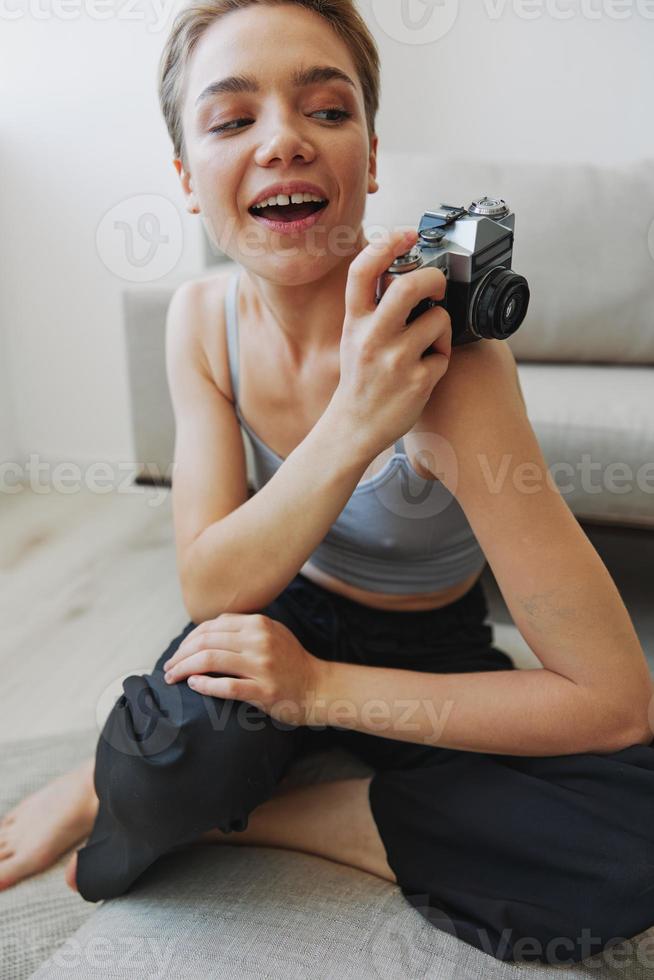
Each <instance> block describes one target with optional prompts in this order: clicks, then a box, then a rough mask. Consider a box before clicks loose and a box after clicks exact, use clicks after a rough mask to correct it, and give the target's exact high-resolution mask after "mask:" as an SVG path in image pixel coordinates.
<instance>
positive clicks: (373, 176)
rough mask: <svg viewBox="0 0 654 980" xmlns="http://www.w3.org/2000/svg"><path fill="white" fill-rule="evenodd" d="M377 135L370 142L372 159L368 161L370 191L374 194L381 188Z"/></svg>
mask: <svg viewBox="0 0 654 980" xmlns="http://www.w3.org/2000/svg"><path fill="white" fill-rule="evenodd" d="M377 143H378V138H377V136H376V135H375V136H373V138H372V142H371V144H370V160H369V162H368V193H369V194H374V193H376V191H378V190H379V184H378V183H377Z"/></svg>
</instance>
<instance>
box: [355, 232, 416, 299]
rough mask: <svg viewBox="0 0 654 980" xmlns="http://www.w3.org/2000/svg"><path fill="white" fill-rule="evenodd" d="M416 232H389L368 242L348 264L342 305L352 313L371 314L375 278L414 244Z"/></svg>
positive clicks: (375, 287)
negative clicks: (343, 303)
mask: <svg viewBox="0 0 654 980" xmlns="http://www.w3.org/2000/svg"><path fill="white" fill-rule="evenodd" d="M417 237H418V236H417V232H416V231H409V232H407V231H406V229H405V230H404V231H392V232H390V234H386V235H385V236H384V237H383V238H380V239H378V240H375V241H372V242H368V244H367V245H366V247H365V248H363V249H362V250H361V251H360V252H359V254H358V255H357V256H356V258H355V259H354V260H353V261H352V262H351V263H350V268H349V269H348V273H347V282H346V285H345V307H346V310H347V312H348V313H350V314H352V315H353V316H363V315H365V314H366V313H372V312H373V310H374V309H375V307H376V305H377V304H376V290H377V280H378V278H379V277H380V276H381V274H382V272H385V271H386V269H388V267H389V266H390V265H392V263H393V260H394V259H396V258H397V256H398V255H403V254H404V253H405V252H408V251H409V249H410V248H411V247H412V246H413V245H415V243H416V240H417Z"/></svg>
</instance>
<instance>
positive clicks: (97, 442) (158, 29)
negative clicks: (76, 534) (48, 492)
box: [0, 0, 654, 462]
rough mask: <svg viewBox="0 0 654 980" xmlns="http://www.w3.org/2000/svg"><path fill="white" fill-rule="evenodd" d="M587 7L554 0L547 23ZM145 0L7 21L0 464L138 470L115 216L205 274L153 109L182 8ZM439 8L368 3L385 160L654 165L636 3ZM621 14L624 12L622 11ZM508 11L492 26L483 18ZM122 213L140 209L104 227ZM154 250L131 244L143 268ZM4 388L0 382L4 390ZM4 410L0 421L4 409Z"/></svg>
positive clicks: (648, 42)
mask: <svg viewBox="0 0 654 980" xmlns="http://www.w3.org/2000/svg"><path fill="white" fill-rule="evenodd" d="M581 2H582V0H579V3H576V4H573V3H572V2H571V0H558V5H559V6H558V7H557V8H556V9H562V10H563V9H567V8H572V7H573V6H574V7H575V8H578V7H579V6H580V3H581ZM648 2H649V8H651V7H654V4H653V3H652V2H651V0H641V5H645V6H644V7H643V9H645V8H646V7H647V3H648ZM144 3H145V0H143V2H142V3H141V4H140V5H138V4H136V5H135V4H130V5H129V8H128V11H129V14H126V13H125V12H124V8H125V7H126V4H125V3H122V4H121V3H115V4H113V5H109V6H110V8H111V10H113V12H114V13H113V16H112V17H111V18H110V19H108V20H99V19H97V18H95V17H92V16H90V15H89V13H88V11H89V10H91V11H92V10H93V9H94V8H93V7H92V6H91V0H79V3H78V5H77V8H76V7H75V4H74V0H69V2H68V3H67V5H66V6H65V7H64V9H65V10H68V11H71V12H72V13H73V15H74V14H75V11H77V14H78V16H72V17H71V19H69V20H63V19H61V18H60V17H59V18H56V17H54V16H53V15H52V13H51V9H52V8H51V7H50V5H46V4H39V5H37V4H34V8H35V10H36V11H38V10H41V13H42V14H43V11H44V10H46V8H48V7H50V12H49V14H48V12H46V14H45V16H41V17H40V18H38V17H37V16H35V14H34V13H30V6H29V4H30V0H11V2H10V0H6V4H5V5H4V6H2V8H1V9H2V11H3V13H2V14H0V20H1V23H0V28H1V29H0V62H1V63H2V65H3V71H2V73H1V76H0V152H1V154H2V161H1V167H2V181H1V182H0V222H1V228H2V231H3V234H2V235H1V236H0V269H1V270H2V288H1V289H0V322H1V323H2V324H3V325H4V328H5V333H6V336H5V338H4V340H5V348H6V351H5V354H6V361H7V364H4V365H2V364H0V372H2V371H4V373H5V374H6V373H9V374H10V382H11V384H10V390H11V399H12V405H11V408H12V410H13V415H14V418H15V424H14V426H13V427H12V431H11V432H10V433H7V432H5V433H4V435H3V433H2V425H1V424H0V460H2V458H3V453H4V454H7V455H8V454H10V453H14V452H18V453H20V454H21V455H22V456H27V455H28V454H30V453H38V454H40V455H41V456H43V457H46V458H50V459H63V460H72V461H78V462H83V461H90V460H97V459H104V460H110V461H115V460H119V461H122V460H128V459H130V458H131V453H132V446H131V437H130V429H129V401H128V387H127V378H126V365H125V346H124V338H123V334H122V318H121V297H122V292H123V290H124V289H125V288H126V287H128V286H130V285H132V283H130V281H129V277H130V276H134V275H138V274H139V267H138V262H135V263H134V264H132V265H129V264H128V265H127V266H126V265H125V260H124V256H123V259H122V264H121V260H120V256H118V255H117V253H116V248H117V241H118V239H116V235H114V236H113V240H112V237H111V232H112V223H113V222H114V221H120V220H122V221H126V222H127V223H128V224H129V223H130V222H132V223H133V224H134V223H135V221H136V220H137V218H138V216H139V215H143V214H145V213H147V212H152V211H154V212H155V213H157V214H158V215H159V217H160V220H161V225H160V228H161V231H162V232H163V233H169V242H168V243H167V245H166V247H165V248H164V247H161V249H160V254H161V255H162V256H163V259H166V257H167V256H169V257H171V261H175V264H174V267H173V268H172V270H171V271H170V272H168V273H166V274H165V275H163V277H162V278H160V279H159V280H158V281H159V282H165V281H168V280H172V281H178V280H180V279H184V278H187V277H189V276H193V275H196V274H197V273H198V271H199V270H200V269H201V266H202V263H203V252H202V244H201V227H200V223H199V219H197V218H193V217H191V216H189V215H187V214H186V212H185V210H184V208H183V202H182V198H181V193H180V191H179V188H178V182H177V176H176V174H175V172H174V169H173V167H172V164H171V162H170V161H171V150H170V145H169V142H168V137H167V133H166V131H165V127H164V124H163V120H162V119H161V117H160V112H159V107H158V102H157V97H156V65H157V60H158V56H159V52H160V50H161V47H162V45H163V41H164V37H165V31H166V28H167V26H168V25H169V23H170V21H171V19H172V16H173V14H174V9H175V8H174V7H173V6H170V7H168V8H167V12H166V14H165V15H163V14H162V13H161V10H160V8H159V6H158V5H157V3H156V2H153V3H152V5H151V6H149V7H147V6H144ZM430 3H431V5H432V6H433V13H432V16H433V18H435V20H431V18H430V19H429V20H428V23H427V26H426V27H424V28H422V29H421V30H419V31H416V30H414V29H412V28H408V27H407V26H406V25H403V24H402V21H401V19H399V18H398V17H396V20H395V21H394V22H389V19H388V11H398V10H399V11H401V10H402V9H406V10H407V11H408V12H409V15H410V16H411V17H412V18H415V19H416V20H417V19H418V18H419V16H420V15H421V14H425V15H426V14H428V13H429V9H430V8H429V5H426V3H425V0H408V5H407V6H406V7H404V8H403V6H402V4H401V3H400V0H397V2H395V0H394V2H393V3H391V2H390V0H361V2H360V7H361V10H362V12H363V14H364V16H365V17H366V19H367V21H368V23H369V24H370V26H371V28H372V30H373V32H374V34H375V37H376V38H377V41H378V43H379V46H380V50H381V56H382V64H383V97H382V110H381V114H380V117H379V125H378V132H379V135H380V142H381V145H382V146H383V147H387V148H389V149H398V148H406V147H410V146H413V147H415V148H416V149H420V150H424V151H428V152H433V153H434V154H435V155H439V154H441V155H452V156H455V157H459V158H461V157H472V158H479V157H483V158H486V159H489V160H492V159H498V160H500V159H507V158H510V159H519V160H524V161H525V162H529V161H530V160H557V159H559V160H566V159H567V160H594V161H597V162H607V163H608V162H611V161H622V160H628V159H636V158H639V157H642V156H652V154H653V152H654V147H653V138H652V127H651V125H650V121H649V116H650V107H651V105H652V104H653V102H654V68H653V67H652V65H653V63H654V60H653V59H652V58H651V51H652V42H653V41H654V20H652V19H646V18H645V17H644V16H643V15H642V13H639V12H638V9H637V8H638V4H637V0H634V3H633V6H632V9H631V12H630V15H629V17H628V19H626V20H623V21H619V20H616V19H614V17H613V15H612V13H611V12H612V11H614V4H615V8H616V9H617V7H618V0H584V4H585V8H586V9H587V10H588V9H590V8H594V9H595V10H597V9H600V10H601V9H602V8H603V9H604V11H605V12H604V13H603V14H601V15H600V19H599V20H592V19H589V18H588V17H587V16H584V15H583V13H581V12H579V13H576V14H574V16H573V18H572V19H570V20H567V21H562V20H559V19H556V18H555V17H553V16H551V15H550V14H547V13H546V12H545V13H543V14H542V16H540V17H539V18H538V19H535V20H525V19H523V18H522V17H521V16H519V14H518V13H517V12H516V10H515V4H516V3H517V0H513V2H512V3H506V4H505V5H503V3H502V0H478V2H477V0H476V2H475V3H471V2H468V3H467V4H466V5H465V6H464V4H463V2H461V3H459V4H457V3H456V0H430ZM534 3H536V7H535V6H534ZM537 3H538V0H531V2H530V6H529V8H528V9H529V10H530V11H531V12H532V13H533V12H534V10H536V12H537V9H538V8H537ZM548 3H549V7H550V8H552V2H549V0H548ZM83 4H85V5H84V6H83ZM544 4H545V0H543V6H544ZM620 4H621V5H622V10H623V12H624V10H625V9H627V10H628V0H627V6H625V0H620ZM503 6H504V12H503V13H502V14H501V16H499V17H497V16H490V15H489V13H488V11H489V10H491V11H496V12H497V11H498V10H501V9H502V8H503ZM649 8H647V9H649ZM384 10H385V11H387V13H386V15H384V13H383V12H384ZM7 11H18V12H19V14H20V15H19V16H18V17H16V18H15V19H9V18H8V16H7V13H6V12H7ZM121 11H123V13H122V16H121ZM380 12H381V13H380ZM649 12H650V14H651V16H654V10H649ZM455 15H456V16H455ZM378 16H379V18H381V23H380V20H379V19H378ZM450 19H452V20H453V23H452V26H451V29H450V30H449V31H448V32H447V33H444V36H443V37H441V38H438V39H436V40H434V41H433V42H432V43H425V44H417V45H416V44H412V43H408V40H415V39H416V37H418V38H419V39H423V40H424V39H425V38H428V36H429V31H431V30H432V26H431V25H433V24H436V26H437V30H438V31H439V32H443V30H444V27H446V26H447V25H448V24H449V20H450ZM145 195H159V196H160V197H161V198H163V200H158V201H157V202H154V204H153V202H152V200H147V199H146V198H145V197H144V196H145ZM125 200H131V201H132V204H131V205H129V204H127V205H122V206H121V207H122V211H121V210H120V208H119V210H117V211H116V212H115V213H114V214H113V215H111V216H110V218H109V219H106V220H105V223H104V225H103V224H102V218H103V216H104V215H105V213H106V212H107V211H108V210H109V209H111V208H113V207H115V206H117V205H120V202H123V201H125ZM635 204H637V202H635ZM175 222H178V227H177V228H176V227H175ZM98 228H100V231H101V244H100V247H99V248H98V246H97V244H96V235H97V232H98ZM102 236H104V237H102ZM119 238H120V236H119ZM122 240H123V241H124V239H122ZM145 247H146V246H144V245H143V244H142V243H141V244H140V252H139V243H138V242H137V243H136V244H135V246H134V251H135V254H136V256H137V258H138V255H139V254H140V255H143V251H144V248H145ZM112 266H113V267H112ZM164 271H165V270H164ZM141 273H142V274H143V275H145V276H146V277H147V276H148V275H150V276H151V275H152V270H151V269H150V270H148V268H146V269H145V270H141ZM0 356H2V352H0ZM7 367H8V372H7ZM3 381H4V383H3ZM6 382H7V379H6V378H5V379H3V378H2V377H0V389H2V391H3V392H5V394H6ZM0 397H1V396H0ZM0 413H1V414H2V416H3V418H5V419H6V418H7V411H6V410H5V407H4V406H3V405H2V404H0Z"/></svg>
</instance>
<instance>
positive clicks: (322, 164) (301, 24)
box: [175, 4, 377, 285]
mask: <svg viewBox="0 0 654 980" xmlns="http://www.w3.org/2000/svg"><path fill="white" fill-rule="evenodd" d="M313 66H331V67H333V68H337V69H340V71H341V72H343V73H345V75H347V76H348V77H349V79H351V81H352V82H353V84H349V83H348V82H347V81H344V80H342V79H337V78H334V79H330V80H327V81H324V80H323V81H319V82H312V83H311V84H309V85H302V86H299V87H298V86H296V85H294V83H293V75H294V73H296V72H297V71H298V70H299V69H301V68H302V69H307V68H311V67H313ZM236 75H238V76H245V75H247V76H251V77H252V78H253V79H254V80H255V81H256V83H257V85H258V91H236V92H234V91H227V92H225V91H222V92H219V93H214V94H211V93H208V94H204V95H203V94H202V93H204V92H205V89H206V88H207V86H210V85H211V84H212V83H215V82H218V81H221V80H223V79H226V78H228V77H229V76H236ZM326 110H331V111H326ZM334 110H339V111H334ZM341 111H345V112H346V113H348V114H349V115H347V116H342V115H341ZM182 122H183V128H184V134H185V141H186V155H187V162H188V171H185V170H184V169H183V167H182V165H181V161H179V160H176V161H175V167H176V168H177V171H178V173H179V175H180V178H181V181H182V187H183V189H184V193H185V195H186V198H187V207H188V210H193V209H197V208H199V210H200V211H201V212H202V214H203V216H204V220H205V223H206V227H207V232H208V234H209V235H210V236H211V238H212V240H213V241H214V243H215V244H216V245H217V246H218V248H219V249H220V250H221V251H223V252H225V253H226V254H227V255H229V256H230V257H231V258H233V259H235V260H236V261H238V262H240V263H241V264H242V265H244V266H245V267H247V268H249V269H251V270H252V271H253V272H255V273H257V274H261V275H263V276H264V277H265V278H268V279H271V280H274V281H278V282H281V283H285V284H289V285H297V284H301V283H306V282H311V281H313V280H314V279H317V278H319V277H321V276H324V275H325V274H326V273H327V272H328V271H329V270H330V269H332V268H334V267H335V266H336V265H338V264H339V263H340V262H342V261H343V257H344V256H353V255H355V254H356V253H357V252H358V251H359V250H360V248H361V247H362V246H363V245H365V238H364V237H363V233H362V229H361V222H362V219H363V216H364V212H365V205H366V194H367V193H374V192H375V191H376V190H377V183H376V181H375V174H376V160H375V155H376V149H377V137H376V136H375V137H374V140H373V142H372V146H371V144H370V140H369V137H368V129H367V125H366V116H365V109H364V101H363V93H362V90H361V83H360V81H359V78H358V74H357V71H356V67H355V65H354V62H353V59H352V57H351V55H350V53H349V50H348V48H347V47H346V45H345V44H344V43H343V42H342V41H341V40H340V38H338V36H337V35H336V34H335V33H334V31H333V30H332V28H331V27H330V25H329V24H328V23H327V22H326V21H325V20H324V19H323V18H322V17H320V15H318V14H316V13H314V12H313V11H311V10H307V9H306V8H302V7H300V6H297V5H287V4H284V5H282V6H280V7H269V6H252V7H247V8H245V9H243V10H238V11H232V12H230V13H229V14H227V15H226V16H225V17H223V18H221V19H220V20H218V21H215V22H214V23H213V24H211V25H210V26H209V27H208V28H207V30H206V31H205V33H204V34H203V35H202V37H201V38H200V41H199V42H198V45H197V46H196V48H195V51H194V52H193V55H192V58H191V61H190V63H189V65H188V66H187V75H186V86H185V93H184V103H183V108H182ZM223 126H224V127H225V128H224V129H220V130H219V129H217V127H223ZM288 180H304V181H308V182H310V183H311V184H314V185H316V186H317V187H318V188H320V189H321V191H322V192H323V193H322V194H321V195H319V196H321V197H325V198H326V199H327V200H328V201H329V204H328V205H327V207H326V208H324V210H322V211H321V212H320V214H319V216H318V221H317V223H316V224H314V225H313V226H312V227H311V228H309V229H305V230H303V231H296V232H291V233H283V234H282V233H280V232H278V231H274V230H271V229H270V228H269V227H268V226H266V225H265V224H263V223H261V222H260V221H259V220H257V218H256V217H254V216H253V215H252V214H251V213H250V211H249V208H250V206H251V204H252V202H253V201H254V200H255V199H257V198H259V196H260V195H261V192H262V191H264V190H265V189H266V188H267V187H269V186H270V185H271V184H275V183H277V182H282V181H288Z"/></svg>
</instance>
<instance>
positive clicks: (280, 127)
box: [255, 116, 315, 167]
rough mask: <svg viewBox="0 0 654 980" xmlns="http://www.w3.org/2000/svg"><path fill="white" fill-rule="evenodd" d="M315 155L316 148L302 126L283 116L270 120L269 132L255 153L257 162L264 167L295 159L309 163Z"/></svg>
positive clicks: (286, 162)
mask: <svg viewBox="0 0 654 980" xmlns="http://www.w3.org/2000/svg"><path fill="white" fill-rule="evenodd" d="M314 157H315V149H314V147H313V145H312V144H311V143H310V142H309V140H308V139H307V137H306V135H305V134H304V133H303V132H302V129H301V127H300V126H298V125H297V123H296V122H294V121H293V120H291V119H288V118H286V117H281V116H277V117H276V118H275V119H271V120H270V123H269V130H268V133H267V135H266V136H265V137H264V138H263V139H262V141H261V144H260V145H259V147H258V149H257V151H256V154H255V160H256V162H257V163H258V164H259V165H260V166H262V167H265V166H268V165H269V164H271V163H275V162H281V163H283V164H288V163H292V162H293V161H294V160H304V162H305V163H309V162H310V161H311V160H313V159H314Z"/></svg>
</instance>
